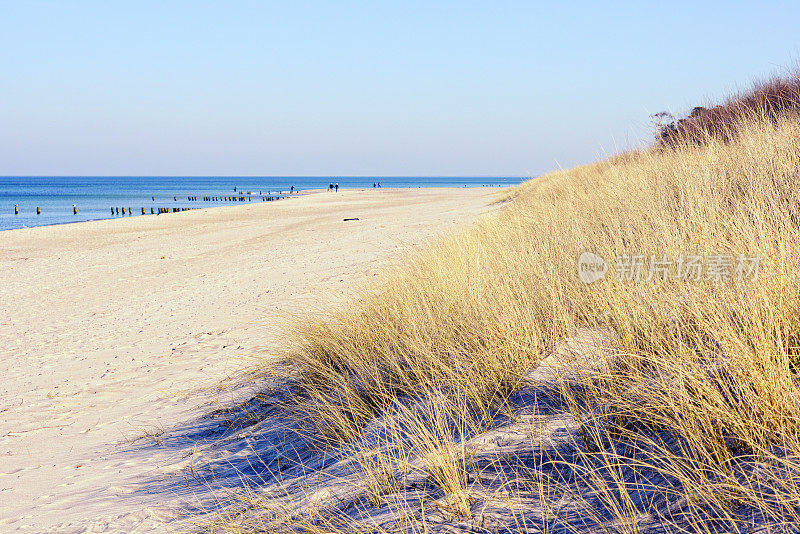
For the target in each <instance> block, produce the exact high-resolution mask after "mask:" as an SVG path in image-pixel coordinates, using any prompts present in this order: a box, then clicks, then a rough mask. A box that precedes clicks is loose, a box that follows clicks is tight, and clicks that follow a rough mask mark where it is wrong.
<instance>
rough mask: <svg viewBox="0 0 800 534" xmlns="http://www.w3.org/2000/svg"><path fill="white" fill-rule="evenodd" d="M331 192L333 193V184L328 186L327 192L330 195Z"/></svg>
mask: <svg viewBox="0 0 800 534" xmlns="http://www.w3.org/2000/svg"><path fill="white" fill-rule="evenodd" d="M332 191H333V182H331V183H329V184H328V192H329V193H330V192H332Z"/></svg>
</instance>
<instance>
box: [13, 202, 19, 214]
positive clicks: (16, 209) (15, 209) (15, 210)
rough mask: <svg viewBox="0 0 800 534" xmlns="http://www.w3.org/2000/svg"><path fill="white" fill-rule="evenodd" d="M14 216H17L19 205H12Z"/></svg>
mask: <svg viewBox="0 0 800 534" xmlns="http://www.w3.org/2000/svg"><path fill="white" fill-rule="evenodd" d="M14 215H19V204H14Z"/></svg>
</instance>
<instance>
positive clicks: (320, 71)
mask: <svg viewBox="0 0 800 534" xmlns="http://www.w3.org/2000/svg"><path fill="white" fill-rule="evenodd" d="M700 4H701V3H697V2H682V1H671V2H649V1H643V0H640V1H637V2H629V3H628V2H597V1H593V2H554V1H548V2H533V1H527V2H523V1H505V0H490V1H489V0H487V1H484V2H473V1H470V0H460V1H427V2H422V1H415V0H404V1H390V0H386V1H378V0H375V1H366V0H364V1H360V2H358V1H347V0H342V1H335V2H334V1H330V0H329V1H310V0H309V1H304V0H292V1H283V2H271V1H237V0H228V1H225V2H222V1H217V2H204V1H201V0H193V1H180V0H172V1H166V2H164V1H148V0H136V1H133V0H129V1H121V0H120V1H111V2H109V1H93V2H90V1H80V0H72V1H69V2H65V1H63V0H54V1H37V0H24V1H23V0H13V1H5V0H0V175H6V176H8V175H34V176H38V175H126V176H136V175H159V176H164V175H176V176H179V175H213V176H217V175H220V176H227V175H231V176H236V175H257V176H267V175H275V176H295V175H296V176H308V175H315V176H330V175H342V176H345V175H346V176H372V175H382V176H536V175H539V174H542V173H545V172H547V171H549V170H552V169H556V168H559V167H569V166H573V165H576V164H581V163H588V162H591V161H594V160H597V159H598V158H600V157H603V156H604V155H608V154H611V153H613V152H615V151H617V150H619V149H622V148H625V147H628V146H636V145H639V144H641V143H643V142H648V141H649V140H650V139H651V138H652V127H651V118H650V116H651V115H652V114H653V113H655V112H658V111H663V110H669V111H672V112H674V113H685V112H687V111H688V110H689V109H691V107H692V106H695V105H701V104H707V103H709V102H713V101H716V100H720V99H722V98H724V97H725V96H726V95H728V94H729V93H730V92H732V91H736V90H741V89H746V88H747V87H748V86H749V85H750V84H751V83H752V81H753V80H757V79H763V78H766V77H769V76H771V75H775V74H778V75H788V74H789V73H790V72H792V70H793V69H794V68H795V67H796V66H797V65H798V58H800V32H798V31H797V30H798V28H800V2H769V1H767V2H758V3H756V2H706V3H702V5H700Z"/></svg>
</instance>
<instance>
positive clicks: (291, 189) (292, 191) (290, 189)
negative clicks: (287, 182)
mask: <svg viewBox="0 0 800 534" xmlns="http://www.w3.org/2000/svg"><path fill="white" fill-rule="evenodd" d="M292 193H294V186H292V187H290V188H289V194H292Z"/></svg>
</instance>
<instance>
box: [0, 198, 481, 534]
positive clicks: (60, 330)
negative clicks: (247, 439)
mask: <svg viewBox="0 0 800 534" xmlns="http://www.w3.org/2000/svg"><path fill="white" fill-rule="evenodd" d="M492 200H493V196H492V191H489V190H486V189H469V188H467V189H412V190H408V189H406V190H391V189H382V190H378V191H372V190H366V191H345V190H341V191H340V192H339V193H335V194H334V193H319V194H310V195H303V196H298V197H297V198H292V199H287V200H282V201H279V202H271V203H259V204H252V205H246V206H236V207H222V208H213V209H206V210H198V211H191V212H183V213H176V214H167V215H161V216H145V217H131V218H127V219H116V220H105V221H95V222H88V223H78V224H70V225H62V226H50V227H40V228H30V229H23V230H14V231H8V232H2V233H0V273H2V284H0V302H2V305H0V351H1V352H2V358H1V359H0V376H2V381H1V382H0V530H2V531H3V532H8V531H31V532H46V531H57V532H83V531H91V532H101V531H126V532H134V531H148V530H153V531H163V530H164V527H165V526H164V524H163V522H162V520H163V521H167V522H168V521H169V518H170V517H171V515H172V514H173V513H174V512H175V511H176V510H178V509H181V508H182V507H183V506H185V504H186V503H187V502H191V499H192V491H193V489H192V488H193V487H196V486H197V484H190V483H189V482H188V480H187V481H186V483H185V484H181V483H180V481H183V478H184V477H185V476H186V472H189V471H191V463H192V462H194V461H196V458H195V457H194V456H193V455H192V454H191V451H189V452H187V451H186V450H185V448H181V447H169V446H164V443H165V441H166V442H168V441H169V439H170V433H171V432H172V431H173V429H175V428H178V427H182V428H184V429H185V428H186V424H187V423H188V422H191V421H194V420H197V419H198V418H201V417H202V415H203V414H204V413H207V412H209V411H210V410H212V409H214V407H215V406H218V403H219V402H222V403H225V402H227V401H229V400H230V398H229V397H231V396H233V395H241V394H242V393H241V391H234V390H233V389H232V388H228V387H225V384H224V380H225V378H226V377H228V376H231V377H236V376H237V373H238V372H240V371H241V369H243V368H245V367H246V366H247V364H248V362H250V361H251V358H253V357H255V355H261V356H262V357H263V354H265V353H266V354H268V353H269V352H270V351H271V350H274V349H275V348H276V347H279V346H280V343H281V338H282V335H283V334H285V332H286V330H285V329H286V328H289V326H287V325H286V324H284V323H282V322H281V319H280V318H281V317H284V316H285V314H286V313H292V312H296V311H299V310H302V309H305V308H306V307H308V306H314V305H320V304H330V303H335V302H336V299H340V298H343V296H345V295H347V294H348V291H350V290H351V289H352V288H353V287H354V285H355V284H358V283H360V282H363V281H364V280H366V279H367V278H368V277H370V276H373V275H374V274H376V273H378V272H380V270H381V269H382V268H383V267H385V266H386V265H387V263H388V262H389V261H390V260H391V258H397V257H399V255H400V253H401V252H402V251H403V250H405V249H407V248H408V247H410V246H414V245H417V244H422V243H423V242H425V241H426V240H427V239H429V238H432V237H434V236H436V235H438V234H441V233H442V232H445V231H446V230H448V229H450V228H453V227H456V226H461V225H465V224H469V223H470V222H471V221H473V220H475V218H476V217H478V216H479V215H480V214H481V213H483V212H485V211H487V210H488V209H490V208H489V206H490V203H491V201H492ZM345 218H358V220H357V221H347V222H345V221H344V220H343V219H345ZM231 380H233V378H232V379H231ZM221 382H223V383H222V384H221ZM182 443H184V445H185V440H184V442H182ZM153 480H162V481H165V483H164V484H161V485H159V488H160V489H159V490H158V491H156V490H155V489H154V490H153V491H149V489H148V488H149V486H148V485H147V484H143V483H144V481H153ZM153 488H155V486H153ZM164 488H169V489H167V490H165V489H164Z"/></svg>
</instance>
